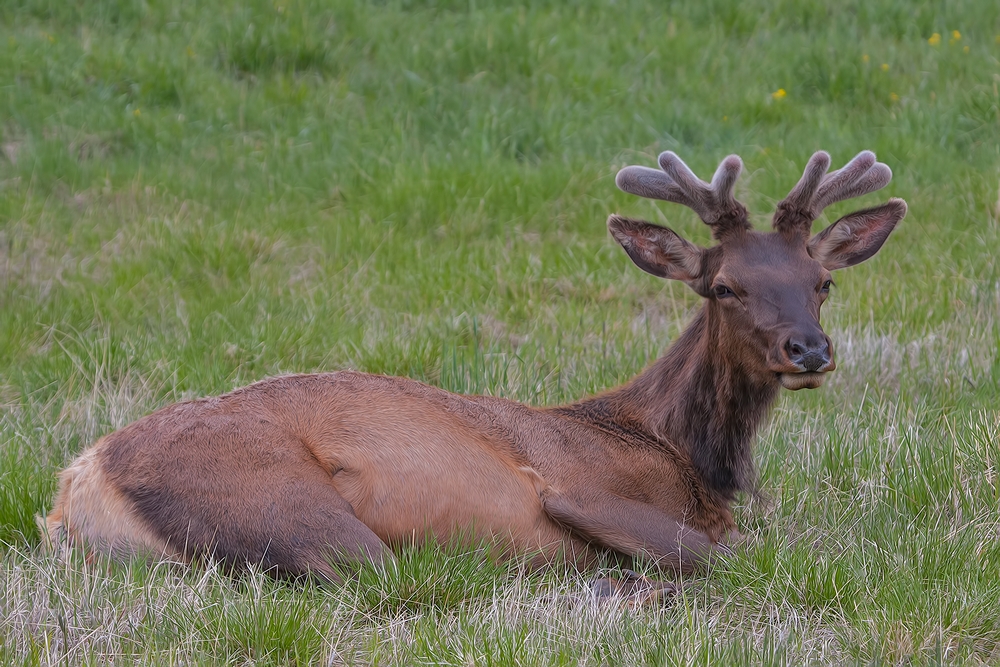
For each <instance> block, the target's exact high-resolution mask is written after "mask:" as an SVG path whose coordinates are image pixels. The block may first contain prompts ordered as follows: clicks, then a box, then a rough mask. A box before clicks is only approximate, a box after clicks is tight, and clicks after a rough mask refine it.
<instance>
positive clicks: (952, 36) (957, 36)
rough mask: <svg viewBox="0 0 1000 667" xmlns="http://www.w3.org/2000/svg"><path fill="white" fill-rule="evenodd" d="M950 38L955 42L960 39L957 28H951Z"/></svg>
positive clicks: (960, 35)
mask: <svg viewBox="0 0 1000 667" xmlns="http://www.w3.org/2000/svg"><path fill="white" fill-rule="evenodd" d="M951 38H952V39H953V40H955V41H956V42H957V41H958V40H960V39H962V33H960V32H959V31H957V30H952V31H951Z"/></svg>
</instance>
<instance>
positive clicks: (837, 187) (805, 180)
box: [774, 151, 892, 233]
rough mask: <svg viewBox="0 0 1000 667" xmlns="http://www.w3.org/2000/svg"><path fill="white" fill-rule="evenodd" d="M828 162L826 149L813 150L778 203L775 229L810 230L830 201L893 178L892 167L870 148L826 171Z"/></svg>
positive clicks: (870, 189) (863, 192) (875, 187)
mask: <svg viewBox="0 0 1000 667" xmlns="http://www.w3.org/2000/svg"><path fill="white" fill-rule="evenodd" d="M829 166H830V156H829V155H828V154H827V153H826V152H825V151H817V152H816V153H813V156H812V157H811V158H809V162H808V164H806V168H805V171H804V172H803V174H802V178H801V179H800V180H799V182H798V184H796V186H795V187H794V188H792V191H791V192H790V193H788V196H787V197H785V198H784V199H783V200H782V201H781V202H780V203H779V204H778V208H777V210H776V211H775V213H774V228H775V229H777V230H779V231H800V232H802V233H808V232H809V229H810V227H811V226H812V222H813V220H815V219H816V218H818V217H819V215H820V214H821V213H822V212H823V209H825V208H826V207H827V206H829V205H830V204H833V203H835V202H838V201H843V200H845V199H852V198H854V197H860V196H862V195H866V194H868V193H870V192H874V191H876V190H878V189H880V188H883V187H885V186H886V185H887V184H888V183H889V181H890V180H892V170H891V169H889V167H888V166H887V165H885V164H882V163H881V162H876V161H875V153H872V152H871V151H861V152H860V153H858V154H857V155H855V156H854V158H853V159H852V160H851V161H850V162H848V163H847V164H846V165H844V166H843V167H841V168H840V169H837V170H836V171H832V172H830V173H829V174H827V173H826V170H827V169H828V168H829Z"/></svg>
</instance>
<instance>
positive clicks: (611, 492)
mask: <svg viewBox="0 0 1000 667" xmlns="http://www.w3.org/2000/svg"><path fill="white" fill-rule="evenodd" d="M829 164H830V157H829V156H828V155H827V154H826V153H824V152H818V153H816V154H814V155H813V156H812V158H811V159H810V160H809V163H808V165H807V166H806V169H805V173H804V175H803V176H802V179H801V180H800V181H799V183H798V184H797V185H796V186H795V188H794V189H793V190H792V191H791V193H790V194H789V195H788V196H787V197H786V198H785V199H784V200H783V201H782V202H781V203H779V204H778V207H777V211H776V212H775V214H774V223H773V226H774V231H771V232H767V233H765V232H759V231H754V230H753V229H752V227H751V224H750V221H749V217H748V214H747V210H746V208H745V207H744V206H743V205H742V204H740V203H739V202H738V201H736V199H735V198H734V197H733V192H732V191H733V187H734V185H735V183H736V179H737V177H738V176H739V173H740V171H741V169H742V166H743V163H742V161H741V160H740V158H739V157H737V156H735V155H730V156H729V157H727V158H726V159H725V160H723V161H722V163H721V164H720V165H719V168H718V170H717V171H716V172H715V176H714V177H713V178H712V182H711V183H705V182H703V181H701V180H699V179H698V178H697V177H696V176H695V175H694V174H693V173H692V172H691V170H690V169H688V167H687V166H686V165H685V164H684V163H683V162H682V161H681V160H680V158H678V157H677V156H676V155H675V154H674V153H672V152H666V153H663V154H662V155H660V157H659V165H660V167H661V168H660V169H649V168H645V167H636V166H633V167H626V168H624V169H622V170H621V171H620V172H619V173H618V176H617V180H616V182H617V184H618V187H619V188H621V189H622V190H624V191H626V192H629V193H632V194H635V195H639V196H642V197H650V198H655V199H662V200H664V201H668V202H675V203H679V204H683V205H685V206H688V207H690V208H692V209H694V211H695V212H696V213H697V214H698V215H699V216H700V217H701V219H702V220H703V221H704V222H705V223H706V224H708V225H709V226H710V227H711V229H712V235H713V236H714V238H715V239H716V240H717V241H718V243H717V244H716V245H714V246H713V247H710V248H700V247H697V246H695V245H693V244H691V243H689V242H688V241H686V240H684V239H683V238H681V237H680V236H678V235H677V234H676V233H675V232H673V231H671V230H670V229H667V228H665V227H660V226H658V225H654V224H651V223H648V222H642V221H638V220H630V219H628V218H624V217H621V216H618V215H612V216H611V217H610V218H609V219H608V227H609V229H610V230H611V234H612V236H614V238H615V240H617V241H618V242H619V243H620V244H621V245H622V247H624V249H625V251H626V252H627V253H628V255H629V257H631V258H632V261H634V262H635V263H636V264H637V265H638V266H639V268H641V269H643V270H644V271H647V272H648V273H651V274H653V275H655V276H660V277H663V278H670V279H673V280H680V281H683V282H684V283H686V284H687V285H688V286H690V287H691V289H693V290H694V291H695V292H697V293H698V294H699V295H701V296H702V297H704V299H705V301H704V306H703V307H702V309H701V311H700V312H699V313H698V315H697V316H696V317H695V318H694V321H693V322H692V323H691V324H690V326H688V327H687V329H686V330H685V331H684V332H683V333H682V334H681V336H680V338H679V339H678V340H677V341H676V342H675V343H674V344H673V345H672V346H671V347H670V348H669V349H668V350H667V352H666V354H665V355H664V356H663V357H661V358H660V359H658V360H657V361H656V362H655V363H653V365H652V366H650V367H649V368H648V369H647V370H646V371H645V372H643V373H642V374H641V375H639V376H638V377H636V378H634V379H633V380H632V381H630V382H629V383H627V384H625V385H623V386H621V387H618V388H616V389H612V390H610V391H608V392H606V393H603V394H600V395H598V396H594V397H591V398H586V399H583V400H581V401H580V402H578V403H573V404H571V405H565V406H559V407H548V408H534V407H528V406H525V405H521V404H519V403H515V402H513V401H509V400H505V399H502V398H494V397H490V396H459V395H456V394H451V393H448V392H446V391H443V390H441V389H436V388H434V387H430V386H427V385H424V384H421V383H419V382H416V381H413V380H408V379H402V378H395V377H384V376H378V375H367V374H364V373H356V372H349V371H342V372H335V373H323V374H315V375H292V376H286V377H276V378H272V379H268V380H264V381H262V382H258V383H257V384H253V385H250V386H248V387H244V388H242V389H238V390H236V391H234V392H232V393H229V394H225V395H223V396H218V397H214V398H203V399H199V400H193V401H186V402H183V403H177V404H175V405H171V406H168V407H165V408H163V409H161V410H158V411H156V412H154V413H153V414H150V415H148V416H146V417H143V418H142V419H140V420H138V421H136V422H134V423H133V424H131V425H129V426H126V427H125V428H123V429H121V430H119V431H116V432H114V433H111V434H110V435H107V436H105V437H103V438H101V439H100V440H98V441H97V443H95V444H94V445H93V446H91V447H90V448H89V449H87V450H86V451H84V452H83V454H81V455H80V456H79V458H77V459H76V460H75V461H74V462H73V463H72V465H70V466H69V468H67V469H66V470H65V471H64V472H63V473H62V475H61V478H60V489H59V493H58V496H57V497H56V499H55V507H54V509H53V510H52V512H51V513H50V514H49V515H48V517H47V519H46V520H45V522H44V530H45V532H46V533H47V537H48V538H49V539H51V540H57V541H63V540H66V541H68V543H69V544H79V545H85V547H86V548H88V549H89V550H93V551H97V552H104V553H108V554H111V555H112V556H115V557H119V558H125V557H129V556H131V555H133V554H144V555H147V556H154V557H156V556H164V557H168V558H175V559H180V560H183V561H190V560H191V559H194V558H199V557H201V558H210V559H215V560H216V561H218V562H221V563H222V564H224V565H225V566H227V567H241V566H245V565H247V564H259V565H261V566H262V567H263V568H265V569H267V570H271V571H274V572H275V573H277V574H280V575H290V576H297V575H302V574H305V573H313V574H316V575H319V576H321V577H325V578H330V579H336V571H337V569H338V568H339V567H340V565H339V564H343V563H350V562H352V561H354V560H357V559H370V560H372V561H375V562H381V561H383V560H387V559H392V558H393V556H392V555H391V549H392V548H394V547H399V546H401V545H407V544H412V543H414V542H417V543H419V542H422V541H423V540H428V539H432V540H437V541H440V542H443V543H449V542H453V541H455V540H459V539H469V538H472V539H476V540H484V541H491V542H494V543H498V544H499V545H500V546H501V547H502V548H503V549H504V550H505V551H506V552H507V553H509V554H512V555H513V554H528V555H533V556H534V557H535V558H537V559H538V560H539V561H540V562H545V561H547V560H550V559H555V558H567V559H569V560H570V561H572V562H574V563H576V564H578V565H580V566H581V567H586V566H587V565H588V564H591V563H593V562H595V560H596V559H597V557H598V555H599V554H602V553H605V554H611V555H615V554H617V555H619V556H621V557H623V558H624V559H626V560H628V559H630V558H633V557H643V558H648V559H652V560H654V561H655V562H657V563H658V564H659V566H660V567H662V568H664V569H666V570H668V571H673V572H689V571H692V570H695V569H697V568H698V567H700V566H702V565H704V564H705V563H706V562H707V561H709V560H710V559H711V558H712V557H713V555H714V554H715V553H716V552H718V551H719V550H720V549H725V546H724V545H725V542H726V540H727V537H728V536H729V535H730V533H731V531H734V529H735V524H734V521H733V517H732V514H731V512H730V504H731V503H732V501H733V499H734V497H735V496H736V494H737V492H739V491H741V490H746V489H747V488H748V486H749V485H751V484H752V483H753V476H754V471H753V462H752V458H751V449H750V446H751V441H752V439H753V437H754V434H755V432H756V431H757V429H758V427H759V425H760V423H761V421H762V419H763V417H764V416H765V414H766V413H767V410H768V407H769V406H770V405H771V404H772V402H773V401H774V400H775V398H776V396H777V394H778V391H779V389H780V388H781V387H785V388H787V389H802V388H806V387H808V388H814V387H818V386H820V385H821V384H822V382H823V379H824V377H825V374H826V373H828V372H829V371H832V370H833V369H834V367H835V364H834V356H833V346H832V344H831V342H830V339H829V338H828V337H827V336H826V334H825V333H824V332H823V329H822V327H821V326H820V322H819V311H820V307H821V306H822V305H823V302H824V301H825V300H826V298H827V296H828V293H829V291H830V285H831V279H830V272H831V271H833V270H835V269H840V268H844V267H847V266H852V265H854V264H858V263H859V262H862V261H864V260H866V259H868V258H869V257H871V256H872V255H874V254H875V253H876V252H877V251H878V250H879V248H880V247H881V246H882V243H883V242H884V241H885V240H886V238H887V237H888V235H889V233H890V232H891V231H892V229H893V227H894V226H895V225H896V223H897V222H899V220H901V219H902V218H903V216H904V215H905V214H906V204H905V203H904V202H903V201H902V200H900V199H891V200H889V201H888V203H885V204H882V205H881V206H876V207H874V208H869V209H866V210H863V211H857V212H855V213H851V214H849V215H846V216H844V217H843V218H841V219H839V220H837V222H835V223H833V224H832V225H830V226H829V227H827V228H826V229H824V230H823V231H822V232H820V233H819V234H817V235H815V236H812V237H810V228H811V225H812V222H813V220H815V218H816V217H817V216H819V214H820V213H821V212H822V211H823V209H824V208H826V207H827V206H828V205H830V204H832V203H834V202H836V201H840V200H843V199H848V198H851V197H857V196H860V195H864V194H866V193H870V192H873V191H875V190H877V189H879V188H881V187H883V186H885V185H886V184H887V183H888V182H889V180H890V178H891V177H892V173H891V171H890V170H889V168H888V167H887V166H886V165H884V164H881V163H878V162H876V161H875V155H874V154H873V153H871V152H868V151H865V152H862V153H860V154H859V155H858V156H857V157H855V158H854V159H853V160H851V161H850V162H849V163H848V164H847V165H846V166H845V167H843V168H842V169H840V170H837V171H834V172H832V173H829V174H827V169H828V167H829ZM331 563H333V564H335V565H337V567H332V566H331Z"/></svg>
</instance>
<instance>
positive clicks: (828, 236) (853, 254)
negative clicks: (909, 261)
mask: <svg viewBox="0 0 1000 667" xmlns="http://www.w3.org/2000/svg"><path fill="white" fill-rule="evenodd" d="M905 215H906V202H905V201H903V200H902V199H890V200H889V201H888V202H887V203H885V204H882V205H881V206H876V207H875V208H869V209H865V210H864V211H855V212H854V213H851V214H849V215H845V216H844V217H843V218H841V219H840V220H838V221H837V222H835V223H833V224H832V225H830V226H829V227H827V228H826V229H824V230H823V231H821V232H820V233H819V234H817V235H816V236H814V237H812V239H810V241H809V254H810V255H811V256H812V258H813V259H815V260H816V261H817V262H819V263H820V264H822V265H823V266H824V267H825V268H826V269H827V270H828V271H833V270H835V269H843V268H845V267H848V266H854V265H855V264H860V263H861V262H863V261H865V260H866V259H868V258H869V257H871V256H872V255H874V254H875V253H877V252H878V251H879V248H881V247H882V244H883V243H885V240H886V239H887V238H889V233H890V232H891V231H892V230H893V228H894V227H895V226H896V223H897V222H899V221H900V220H902V219H903V216H905Z"/></svg>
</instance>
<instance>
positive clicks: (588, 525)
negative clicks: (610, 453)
mask: <svg viewBox="0 0 1000 667" xmlns="http://www.w3.org/2000/svg"><path fill="white" fill-rule="evenodd" d="M542 505H543V507H544V508H545V511H546V513H548V515H549V516H550V517H552V519H553V520H555V521H556V522H558V523H560V524H562V525H563V526H566V527H567V528H569V529H570V530H572V531H573V532H575V533H577V534H578V535H580V536H581V537H582V538H584V539H586V540H589V541H590V542H594V543H596V544H599V545H601V546H603V547H606V548H608V549H612V550H614V551H617V552H618V553H622V554H625V555H628V556H641V557H645V558H649V559H650V560H652V561H653V562H655V563H656V565H657V566H658V567H660V568H661V569H664V570H673V571H675V572H678V573H691V572H695V571H697V570H701V569H704V568H705V567H706V566H707V565H708V564H709V562H710V561H714V560H717V558H718V556H719V555H720V554H722V553H725V552H727V551H728V549H726V547H724V546H722V545H720V544H717V543H715V542H713V541H712V540H711V539H710V538H709V537H708V536H707V535H705V534H704V533H702V532H700V531H698V530H695V529H693V528H691V527H690V526H686V525H684V524H683V523H681V522H679V521H677V520H675V519H673V518H671V517H669V516H667V515H666V514H664V513H663V512H661V511H660V510H659V509H657V508H655V507H653V506H652V505H647V504H645V503H641V502H638V501H635V500H630V499H628V498H622V497H621V496H618V495H616V494H613V493H608V492H606V491H601V490H587V491H577V490H575V489H574V490H573V491H572V492H559V491H554V490H552V489H551V488H550V489H547V490H546V491H545V492H544V493H543V495H542Z"/></svg>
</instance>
